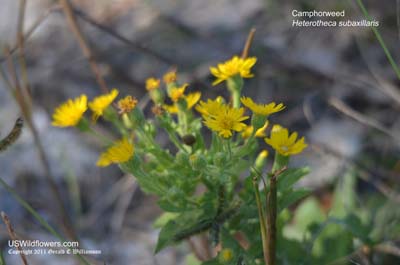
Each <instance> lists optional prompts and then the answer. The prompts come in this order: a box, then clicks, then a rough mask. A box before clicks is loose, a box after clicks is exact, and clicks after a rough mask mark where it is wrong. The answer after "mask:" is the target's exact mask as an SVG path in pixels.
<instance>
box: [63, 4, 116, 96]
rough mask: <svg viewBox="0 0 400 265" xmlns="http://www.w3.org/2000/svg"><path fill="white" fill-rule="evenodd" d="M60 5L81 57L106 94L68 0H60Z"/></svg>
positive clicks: (105, 88) (105, 87)
mask: <svg viewBox="0 0 400 265" xmlns="http://www.w3.org/2000/svg"><path fill="white" fill-rule="evenodd" d="M60 5H61V7H62V9H63V11H64V14H65V17H66V19H67V22H68V25H69V27H70V29H71V31H72V33H73V34H74V35H75V38H76V39H77V41H78V44H79V46H80V48H81V50H82V52H83V55H84V56H85V58H86V59H87V60H88V62H89V65H90V68H91V69H92V72H93V74H94V76H95V78H96V81H97V83H98V85H99V86H100V89H101V90H102V92H103V93H107V92H108V88H107V84H106V82H105V81H104V78H103V75H102V74H101V71H100V69H99V66H98V65H97V63H96V60H95V58H94V55H93V52H92V50H91V49H90V46H89V44H88V41H87V40H86V38H85V36H84V35H83V33H82V31H81V29H80V28H79V25H78V23H77V21H76V17H75V14H74V11H73V9H72V6H71V4H70V3H69V1H68V0H60Z"/></svg>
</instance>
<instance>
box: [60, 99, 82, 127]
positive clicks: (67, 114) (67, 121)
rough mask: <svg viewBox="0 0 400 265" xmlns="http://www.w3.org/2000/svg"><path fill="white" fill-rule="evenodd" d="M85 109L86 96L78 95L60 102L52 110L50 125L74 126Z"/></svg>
mask: <svg viewBox="0 0 400 265" xmlns="http://www.w3.org/2000/svg"><path fill="white" fill-rule="evenodd" d="M86 110H87V97H86V95H80V96H79V97H78V98H75V99H74V100H72V99H69V100H68V101H66V102H64V103H63V104H61V105H60V106H59V107H57V108H56V109H55V110H54V114H53V122H52V125H53V126H56V127H69V126H76V125H77V124H78V123H79V121H80V120H81V118H82V116H83V114H84V113H85V111H86Z"/></svg>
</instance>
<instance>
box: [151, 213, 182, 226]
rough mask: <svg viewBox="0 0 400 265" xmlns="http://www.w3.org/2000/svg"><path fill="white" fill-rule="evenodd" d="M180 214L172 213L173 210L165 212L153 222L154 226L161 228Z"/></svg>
mask: <svg viewBox="0 0 400 265" xmlns="http://www.w3.org/2000/svg"><path fill="white" fill-rule="evenodd" d="M178 215H179V214H177V213H171V212H165V213H163V214H161V215H160V216H159V217H158V218H157V219H156V220H155V221H154V223H153V227H154V228H161V227H163V226H165V225H166V224H167V223H168V222H169V221H171V220H174V219H176V217H177V216H178Z"/></svg>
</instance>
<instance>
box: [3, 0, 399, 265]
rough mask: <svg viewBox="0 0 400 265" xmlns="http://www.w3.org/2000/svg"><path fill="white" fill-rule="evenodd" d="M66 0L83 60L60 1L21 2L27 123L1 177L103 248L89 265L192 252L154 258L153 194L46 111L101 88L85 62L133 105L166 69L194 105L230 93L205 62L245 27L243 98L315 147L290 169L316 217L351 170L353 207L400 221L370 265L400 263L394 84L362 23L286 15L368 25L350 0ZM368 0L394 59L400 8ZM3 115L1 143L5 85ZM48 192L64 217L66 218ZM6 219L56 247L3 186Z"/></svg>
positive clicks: (42, 258)
mask: <svg viewBox="0 0 400 265" xmlns="http://www.w3.org/2000/svg"><path fill="white" fill-rule="evenodd" d="M21 2H24V1H16V0H0V46H1V47H2V51H1V54H2V55H1V56H0V58H1V59H0V60H1V68H2V71H3V73H5V74H6V75H7V76H8V79H9V80H11V81H12V80H13V75H12V74H10V69H12V67H10V60H8V63H7V51H6V50H5V49H3V47H9V49H10V50H11V53H12V58H13V59H14V62H15V63H16V64H17V62H18V51H15V47H18V46H17V44H18V41H17V40H18V37H17V35H18V34H17V33H18V24H19V22H18V21H20V20H19V17H20V16H19V15H18V14H19V13H20V12H21V8H20V4H21ZM60 2H63V1H60ZM70 3H71V7H72V11H71V12H72V14H73V15H74V16H75V22H76V23H77V25H78V27H79V29H80V31H81V33H82V36H83V37H84V40H85V41H86V43H87V46H86V47H90V50H89V51H88V50H86V51H85V49H82V43H80V41H81V42H82V39H80V40H78V39H77V38H76V35H75V34H74V32H73V31H71V26H70V25H71V24H69V22H68V18H67V17H66V16H65V14H64V11H63V9H62V7H60V5H59V2H58V1H50V0H35V1H32V0H27V1H26V11H25V16H24V23H23V24H24V25H23V28H24V30H23V32H25V37H24V50H25V58H26V66H27V73H26V74H27V77H28V80H29V87H30V94H31V96H32V106H31V109H30V113H31V119H32V126H29V124H27V122H25V127H24V129H23V132H22V135H21V137H20V138H19V139H18V141H17V142H16V143H15V144H14V145H13V146H11V147H9V148H8V149H7V150H6V151H5V152H1V153H0V169H1V174H0V177H1V178H2V179H3V180H4V181H5V182H6V183H8V184H9V185H10V186H11V187H13V188H14V189H15V190H16V191H17V192H18V194H19V195H20V196H21V197H22V198H24V199H25V200H26V201H27V202H29V203H30V204H31V205H32V206H33V207H34V209H35V210H37V211H38V212H39V213H40V214H41V216H42V217H43V218H44V219H45V220H46V221H48V222H49V223H50V224H51V225H53V226H54V227H57V229H58V231H59V232H61V233H63V234H64V235H67V236H71V237H73V236H74V234H75V235H78V237H79V239H80V240H81V242H82V246H84V248H87V249H100V250H102V254H101V255H95V256H90V257H89V258H90V260H91V261H92V262H93V264H116V265H118V264H133V265H150V264H163V265H170V264H171V265H175V264H186V262H185V255H186V253H188V248H187V246H182V247H179V248H169V249H167V250H164V251H162V252H161V253H160V254H158V255H157V256H153V250H154V246H155V243H156V240H157V234H158V231H157V230H155V229H154V228H153V227H152V223H153V221H154V220H155V219H156V218H157V216H158V215H159V214H160V209H159V208H158V206H157V199H156V198H154V197H151V196H148V195H145V194H143V193H142V192H141V191H140V188H139V187H137V184H136V183H135V181H134V179H133V178H132V177H130V176H126V175H123V173H122V172H121V171H120V170H119V169H118V168H117V167H113V166H112V167H108V168H97V167H96V166H95V164H96V160H97V158H98V155H99V153H100V152H101V149H102V146H101V144H100V143H99V142H97V141H95V140H93V139H92V138H90V137H88V136H87V135H84V134H82V133H80V132H78V131H77V130H75V129H59V128H54V127H52V126H51V113H52V112H53V110H54V108H55V107H56V106H57V105H59V104H60V103H61V102H63V101H65V100H66V99H68V98H71V97H76V96H78V95H80V94H81V93H86V94H87V95H88V96H89V98H92V97H94V96H95V95H98V94H99V93H101V89H100V85H99V84H98V82H96V78H95V76H94V74H93V64H95V70H97V71H98V74H99V75H100V76H103V77H104V80H105V83H106V84H107V86H108V87H109V88H113V87H115V88H118V89H119V90H120V92H121V94H122V95H126V94H131V95H134V96H135V97H137V98H138V99H141V98H143V97H144V96H145V94H146V90H145V86H144V82H145V80H146V78H148V77H150V76H155V77H161V76H162V74H163V73H165V72H166V71H168V70H170V69H172V68H174V67H176V68H177V70H178V75H179V79H180V80H181V81H182V82H183V81H186V82H189V83H190V89H191V90H200V91H201V92H202V94H203V96H202V99H205V98H207V97H212V98H214V97H215V96H217V95H221V94H222V95H227V92H226V89H225V88H224V87H223V86H216V87H212V86H211V85H210V84H211V82H212V80H213V77H212V76H211V75H210V73H209V67H210V66H213V65H215V64H216V63H218V62H221V61H225V60H227V59H229V58H231V57H232V55H234V54H240V53H241V51H242V48H243V45H244V43H245V41H246V37H247V34H248V32H249V30H250V29H251V28H253V27H254V28H256V33H255V38H254V41H253V44H252V47H251V49H250V55H251V56H256V57H257V58H258V61H257V64H256V66H255V67H254V73H255V78H253V79H249V80H246V83H245V90H244V94H246V95H249V96H252V97H254V98H256V99H257V100H259V101H260V102H268V101H276V102H284V103H285V104H286V105H287V109H286V110H285V111H284V112H282V113H280V114H277V115H275V116H274V117H273V120H272V121H273V122H279V123H280V124H283V125H284V126H287V127H289V128H291V129H292V130H297V131H298V132H299V134H300V135H304V136H306V139H307V141H308V142H309V143H310V147H309V148H308V149H307V151H306V152H305V154H304V155H303V156H301V157H295V158H294V160H293V161H292V163H293V164H294V165H298V166H300V165H310V166H311V170H312V171H311V174H310V175H308V176H307V177H306V178H305V179H303V180H302V182H301V185H302V186H305V187H308V188H310V189H312V190H313V194H314V196H315V198H317V202H318V204H319V205H320V207H321V209H329V207H330V205H331V201H332V193H333V190H334V187H335V185H336V183H338V182H340V181H342V180H343V178H345V177H346V176H347V175H348V174H350V173H349V172H352V173H351V174H353V175H354V176H355V177H356V191H357V196H358V201H357V203H358V204H361V205H363V206H365V207H366V209H370V211H371V212H373V213H374V214H375V213H377V214H378V215H379V213H381V214H382V213H383V212H379V210H380V209H381V208H382V207H383V206H384V207H386V208H387V210H388V211H389V212H392V214H393V216H391V219H390V220H389V221H388V220H386V219H385V220H384V221H383V223H382V226H386V225H387V223H385V222H389V223H390V224H392V225H393V224H395V225H397V226H396V229H395V230H394V231H397V234H393V232H391V231H392V230H390V231H385V232H386V233H389V234H390V236H391V238H390V240H391V242H393V244H394V250H393V249H392V250H393V251H392V252H389V253H383V254H381V256H382V258H381V259H380V263H377V264H400V260H399V258H398V256H399V254H400V251H399V248H398V247H396V244H397V246H398V242H399V241H398V239H399V237H398V235H400V233H399V231H400V229H399V228H398V220H400V219H399V218H400V212H399V211H400V210H399V203H400V195H399V189H398V185H399V181H400V178H399V177H400V160H399V159H400V156H399V155H400V150H399V144H400V141H399V140H400V117H399V110H400V90H399V85H400V81H399V78H398V77H397V76H396V73H395V71H393V69H392V67H391V65H390V63H389V61H388V59H387V57H386V56H385V53H384V51H383V49H382V47H381V46H380V44H379V42H378V41H377V40H376V37H375V35H374V34H373V32H372V31H371V29H370V28H367V27H340V28H339V27H334V28H328V27H292V20H293V19H295V18H294V17H293V16H292V10H294V9H296V10H303V11H305V10H314V9H315V10H323V11H331V10H339V11H341V10H345V14H346V15H345V18H344V19H343V20H348V19H349V20H362V19H364V16H363V14H362V13H361V11H360V8H359V7H358V6H357V4H356V1H341V0H337V1H333V0H330V1H316V0H303V1H289V0H283V1H265V0H246V1H240V0H201V1H200V0H145V1H140V0H112V1H107V0H73V1H70ZM364 3H365V5H366V7H367V9H368V10H369V12H370V14H371V16H372V17H373V18H375V19H376V20H378V21H379V22H380V26H379V27H378V30H379V32H380V33H381V34H382V37H383V39H384V41H385V43H386V45H387V47H388V49H389V50H390V52H391V54H392V56H393V57H394V58H393V59H394V61H396V62H400V54H399V43H400V23H399V16H400V14H399V13H398V12H396V10H399V8H400V7H399V6H398V5H399V3H398V1H395V0H384V1H372V0H369V1H364ZM305 19H306V18H305ZM85 52H86V54H85ZM88 57H90V60H88ZM89 61H91V63H92V66H91V65H90V63H89ZM16 72H17V75H18V76H19V77H23V76H24V74H25V73H24V71H23V68H18V67H17V70H16ZM142 103H143V104H142V106H143V107H144V108H145V110H148V109H150V107H151V106H150V105H151V104H145V103H146V102H142ZM0 113H1V114H0V137H4V136H6V135H7V134H8V132H9V131H10V130H11V129H12V127H13V125H14V123H15V120H16V119H17V118H18V117H20V116H21V109H20V106H19V104H18V103H17V102H16V100H15V98H14V97H13V94H12V92H11V91H10V89H9V88H8V87H7V82H4V80H2V81H1V82H0ZM103 125H104V124H102V122H99V124H98V129H99V130H101V131H103V132H104V133H107V134H111V135H112V134H115V132H113V131H110V130H109V128H107V127H106V126H103ZM32 128H33V131H34V132H35V133H32ZM40 145H41V146H42V147H43V148H41V147H40ZM41 150H42V151H43V152H42V151H41ZM51 179H52V180H51ZM55 187H56V188H57V190H58V191H59V197H61V200H62V202H63V204H64V205H65V208H66V209H65V212H66V213H67V215H68V218H66V216H64V215H63V214H62V209H60V203H59V202H58V199H57V195H55V194H56V193H55V192H54V190H55ZM0 210H1V211H4V212H5V213H6V214H7V215H8V216H9V218H10V220H11V222H12V224H13V226H14V229H15V230H16V231H17V233H18V235H19V237H20V238H25V239H29V238H31V239H40V240H54V237H52V236H51V235H50V234H49V233H48V232H47V231H46V230H44V229H43V228H42V227H41V226H40V225H39V224H38V222H37V221H36V220H34V219H33V218H32V216H31V215H30V214H29V213H28V212H27V211H26V210H25V209H24V208H22V207H21V205H20V204H19V203H18V202H17V201H16V200H15V198H14V197H13V196H11V195H10V193H9V192H7V191H6V190H5V189H3V188H2V187H1V188H0ZM61 220H64V221H61ZM63 223H64V225H65V224H67V225H66V226H65V227H68V224H72V225H73V227H74V231H68V229H63V228H62V227H63ZM385 236H386V234H385V235H382V237H383V238H385ZM392 237H393V238H392ZM8 239H9V236H8V234H7V231H6V229H5V227H4V226H3V225H1V226H0V246H1V249H2V252H3V255H4V259H5V261H6V264H21V261H20V257H19V256H18V255H8V254H7V253H6V252H7V250H8V245H7V240H8ZM28 259H29V264H78V263H77V261H76V260H75V259H74V258H73V257H72V256H68V255H53V256H52V255H31V256H28ZM349 264H350V263H349ZM357 264H369V263H357ZM370 264H375V263H370Z"/></svg>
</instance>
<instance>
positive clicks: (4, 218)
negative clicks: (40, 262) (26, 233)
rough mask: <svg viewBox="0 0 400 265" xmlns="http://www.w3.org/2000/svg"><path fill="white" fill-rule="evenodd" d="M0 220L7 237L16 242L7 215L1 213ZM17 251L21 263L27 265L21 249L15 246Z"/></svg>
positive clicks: (15, 236)
mask: <svg viewBox="0 0 400 265" xmlns="http://www.w3.org/2000/svg"><path fill="white" fill-rule="evenodd" d="M1 218H2V219H3V222H4V224H5V225H6V227H7V232H8V235H9V236H10V239H11V240H18V237H17V235H16V233H15V231H14V228H13V227H12V225H11V221H10V218H8V216H7V214H5V212H1ZM17 249H18V250H19V256H20V257H21V260H22V263H23V264H24V265H28V261H27V259H26V256H25V254H24V252H23V250H22V247H21V246H20V245H18V246H17Z"/></svg>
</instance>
